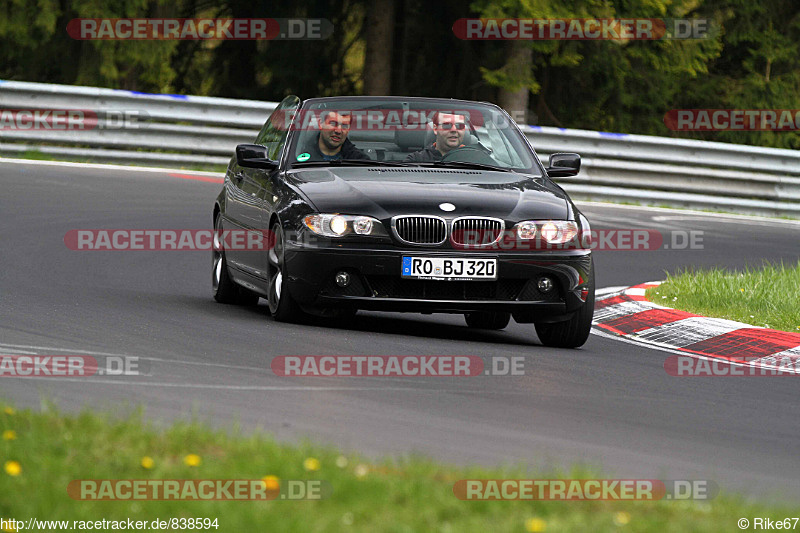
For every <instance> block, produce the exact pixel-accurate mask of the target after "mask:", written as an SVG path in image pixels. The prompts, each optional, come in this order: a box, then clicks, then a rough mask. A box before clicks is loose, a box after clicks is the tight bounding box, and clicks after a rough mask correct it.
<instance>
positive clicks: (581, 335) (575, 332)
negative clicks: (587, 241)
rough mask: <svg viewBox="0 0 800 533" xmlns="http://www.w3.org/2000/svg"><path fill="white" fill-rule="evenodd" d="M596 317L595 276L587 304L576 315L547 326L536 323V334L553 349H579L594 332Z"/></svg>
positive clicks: (542, 323)
mask: <svg viewBox="0 0 800 533" xmlns="http://www.w3.org/2000/svg"><path fill="white" fill-rule="evenodd" d="M593 316H594V275H593V276H592V282H591V285H590V286H589V294H588V296H587V297H586V303H584V304H583V306H581V308H580V309H579V310H578V311H577V312H576V313H575V315H574V316H573V317H572V318H570V319H569V320H566V321H564V322H555V323H553V324H547V323H544V322H536V334H537V335H539V340H540V341H542V344H544V345H545V346H550V347H553V348H577V347H579V346H583V344H584V343H585V342H586V339H588V338H589V332H591V330H592V317H593Z"/></svg>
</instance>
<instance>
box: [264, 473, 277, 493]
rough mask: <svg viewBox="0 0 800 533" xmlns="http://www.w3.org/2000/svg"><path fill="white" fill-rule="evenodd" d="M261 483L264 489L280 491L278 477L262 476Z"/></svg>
mask: <svg viewBox="0 0 800 533" xmlns="http://www.w3.org/2000/svg"><path fill="white" fill-rule="evenodd" d="M261 482H262V483H264V488H265V489H267V490H280V488H281V481H280V479H278V476H264V477H262V478H261Z"/></svg>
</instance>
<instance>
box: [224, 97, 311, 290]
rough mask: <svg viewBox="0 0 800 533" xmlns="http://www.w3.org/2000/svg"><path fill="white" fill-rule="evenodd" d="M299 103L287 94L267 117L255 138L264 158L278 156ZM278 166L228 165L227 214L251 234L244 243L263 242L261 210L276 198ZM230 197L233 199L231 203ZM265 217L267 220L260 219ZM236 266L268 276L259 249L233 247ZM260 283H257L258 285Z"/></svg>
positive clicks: (267, 208)
mask: <svg viewBox="0 0 800 533" xmlns="http://www.w3.org/2000/svg"><path fill="white" fill-rule="evenodd" d="M299 105H300V99H299V98H298V97H296V96H287V97H286V98H284V99H283V101H282V102H281V103H280V104H279V105H278V107H277V108H275V111H273V112H272V114H271V115H270V116H269V118H268V119H267V121H266V122H265V123H264V126H263V127H262V128H261V131H260V132H259V133H258V136H257V137H256V140H255V144H258V145H261V146H264V147H265V148H266V149H267V157H269V158H270V159H273V160H276V161H277V160H278V159H279V158H280V154H281V151H282V150H283V146H284V144H285V143H286V138H287V134H288V133H289V127H288V124H289V121H290V120H291V117H293V116H294V113H295V112H296V111H297V108H298V107H299ZM278 172H280V170H279V169H275V170H265V169H259V168H245V167H241V166H239V165H238V164H234V165H233V166H232V168H231V182H232V184H233V194H232V195H231V196H229V203H228V215H229V217H231V218H232V219H233V222H234V224H235V226H237V227H238V229H241V230H244V231H245V232H247V233H248V234H256V235H252V237H251V238H250V239H249V240H248V241H247V242H260V241H259V240H257V239H260V240H263V242H266V239H267V235H268V234H267V233H266V231H267V230H268V229H269V228H267V227H266V226H265V224H268V222H269V218H266V219H264V217H263V213H264V212H265V211H271V209H272V207H271V206H272V204H273V203H274V199H275V194H274V192H275V183H274V179H275V177H276V174H277V173H278ZM230 200H233V201H232V202H231V201H230ZM264 220H266V222H262V221H264ZM226 257H227V258H228V261H229V263H231V264H232V266H234V267H235V268H238V269H239V270H242V271H244V272H246V273H247V274H250V275H251V276H254V277H256V278H261V279H266V277H267V273H266V272H267V254H266V253H265V252H264V251H262V250H232V251H231V252H229V253H228V254H227V256H226ZM259 285H260V284H259Z"/></svg>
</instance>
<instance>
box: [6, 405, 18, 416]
mask: <svg viewBox="0 0 800 533" xmlns="http://www.w3.org/2000/svg"><path fill="white" fill-rule="evenodd" d="M3 412H4V413H5V414H7V415H8V416H14V415H15V414H17V412H16V411H15V410H14V408H13V407H6V408H5V409H3Z"/></svg>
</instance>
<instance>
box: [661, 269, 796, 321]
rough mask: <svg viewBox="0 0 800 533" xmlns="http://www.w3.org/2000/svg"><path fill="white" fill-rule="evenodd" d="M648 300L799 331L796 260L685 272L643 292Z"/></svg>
mask: <svg viewBox="0 0 800 533" xmlns="http://www.w3.org/2000/svg"><path fill="white" fill-rule="evenodd" d="M647 299H648V300H650V301H651V302H654V303H660V304H664V305H666V306H668V307H674V308H676V309H682V310H684V311H688V312H690V313H696V314H698V315H704V316H711V317H718V318H727V319H729V320H736V321H738V322H744V323H745V324H752V325H754V326H761V327H765V328H771V329H779V330H783V331H793V332H795V333H797V332H800V305H798V301H800V262H798V263H797V264H796V265H794V266H786V265H784V264H783V263H780V264H770V263H767V264H765V265H764V266H763V267H761V268H747V269H745V270H744V271H741V272H735V271H730V270H724V269H719V268H714V269H710V270H694V269H687V270H683V271H679V272H678V273H676V274H674V275H668V276H667V280H666V283H663V284H662V285H661V286H659V287H655V288H652V289H648V291H647Z"/></svg>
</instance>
